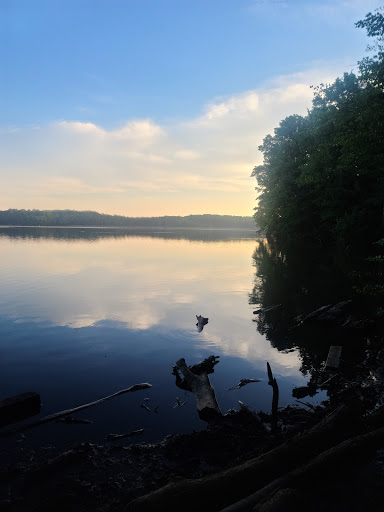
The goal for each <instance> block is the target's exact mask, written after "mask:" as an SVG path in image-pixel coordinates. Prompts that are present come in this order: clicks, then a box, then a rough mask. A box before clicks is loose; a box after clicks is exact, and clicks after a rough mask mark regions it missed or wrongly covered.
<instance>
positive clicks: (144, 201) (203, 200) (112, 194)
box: [0, 61, 345, 216]
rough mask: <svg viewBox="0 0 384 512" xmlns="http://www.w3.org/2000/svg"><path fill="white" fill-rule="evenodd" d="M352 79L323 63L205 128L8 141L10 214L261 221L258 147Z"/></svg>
mask: <svg viewBox="0 0 384 512" xmlns="http://www.w3.org/2000/svg"><path fill="white" fill-rule="evenodd" d="M344 69H345V62H342V61H339V62H335V63H333V65H332V66H330V65H329V64H325V63H321V62H318V63H315V65H314V66H313V68H312V69H309V70H307V71H305V72H301V73H296V74H291V75H287V76H279V77H276V78H275V79H273V80H270V81H268V82H266V83H265V84H263V86H261V87H259V88H257V89H253V90H248V91H242V92H240V93H239V94H234V95H232V96H228V97H219V98H216V99H213V100H212V101H211V102H209V103H208V104H207V105H206V106H205V107H203V108H202V112H201V114H200V115H197V116H196V117H195V118H192V119H186V120H183V121H179V122H172V123H167V124H159V123H156V122H155V121H154V120H153V119H131V120H127V122H125V123H124V124H123V125H121V126H119V127H116V128H114V129H110V130H107V129H105V128H103V127H102V126H97V125H96V124H93V123H85V122H79V121H69V120H61V121H57V122H54V123H51V124H49V125H45V126H44V125H40V126H39V130H35V129H33V127H29V128H23V129H21V128H20V127H18V129H12V130H8V131H5V132H3V133H2V134H0V175H1V179H2V189H1V191H0V201H1V203H2V205H3V208H41V209H44V208H46V209H50V208H73V209H83V210H84V209H93V210H97V211H102V212H105V213H121V214H125V215H132V216H143V215H176V214H179V215H187V214H190V213H225V214H239V215H252V210H253V207H254V202H255V192H254V185H255V183H254V180H253V179H252V178H250V174H251V172H252V169H253V167H254V166H255V165H257V164H259V163H261V161H262V156H261V154H260V153H259V152H258V146H259V145H260V144H261V143H262V141H263V138H264V137H265V136H266V135H267V134H268V133H271V132H273V129H274V128H275V127H276V126H277V125H278V124H279V122H280V121H281V120H282V119H284V118H285V117H286V116H288V115H291V114H302V115H304V114H305V113H306V110H307V108H308V107H310V105H311V99H312V95H313V91H312V90H311V89H310V86H311V85H316V84H318V83H321V82H330V81H332V80H334V78H335V77H336V76H338V75H340V74H341V73H342V72H343V71H344Z"/></svg>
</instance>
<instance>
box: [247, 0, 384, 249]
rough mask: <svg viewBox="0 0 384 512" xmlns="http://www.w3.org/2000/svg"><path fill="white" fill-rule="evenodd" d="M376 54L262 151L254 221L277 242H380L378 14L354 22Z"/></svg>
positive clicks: (381, 26)
mask: <svg viewBox="0 0 384 512" xmlns="http://www.w3.org/2000/svg"><path fill="white" fill-rule="evenodd" d="M356 26H357V27H358V28H364V29H366V30H367V34H368V36H370V37H374V38H375V44H374V46H372V47H371V48H370V49H371V50H372V49H374V50H376V53H375V55H373V56H371V57H366V58H365V59H363V60H362V61H361V62H359V65H358V71H359V72H358V73H357V74H354V73H344V76H343V77H342V78H338V79H336V81H335V82H334V83H332V84H326V85H324V84H322V85H320V86H319V87H316V88H315V96H314V100H313V104H312V108H311V109H310V110H309V111H308V113H307V115H306V116H299V115H292V116H289V117H287V118H286V119H284V120H283V121H282V122H281V123H280V126H279V127H278V128H276V129H275V131H274V134H273V135H268V136H267V137H266V138H265V139H264V142H263V144H262V145H261V146H260V148H259V149H260V150H261V151H262V153H263V155H264V163H263V165H259V166H257V167H255V169H254V171H253V174H252V175H253V176H255V178H256V180H257V184H258V188H257V190H258V191H259V197H258V206H257V207H256V208H255V219H256V222H257V224H258V225H259V226H260V228H261V229H263V230H265V232H266V233H267V235H271V236H273V237H275V238H276V239H284V238H290V239H294V238H307V239H312V240H316V239H317V240H321V241H322V242H327V243H334V242H337V243H341V244H342V245H343V246H344V247H347V246H348V245H349V244H351V243H353V242H358V243H361V242H363V241H368V242H370V241H375V240H377V239H378V238H380V237H382V236H383V213H384V210H383V206H384V94H383V92H384V10H383V8H380V9H378V10H376V11H375V12H374V13H368V14H367V15H366V17H365V19H364V20H362V21H359V22H358V23H356Z"/></svg>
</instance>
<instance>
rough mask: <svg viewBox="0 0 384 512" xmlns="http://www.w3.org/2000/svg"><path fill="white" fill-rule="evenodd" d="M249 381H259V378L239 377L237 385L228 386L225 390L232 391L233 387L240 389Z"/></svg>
mask: <svg viewBox="0 0 384 512" xmlns="http://www.w3.org/2000/svg"><path fill="white" fill-rule="evenodd" d="M251 382H261V380H260V379H240V381H239V383H238V384H237V386H233V388H228V389H227V391H232V390H233V389H240V388H242V387H243V386H245V385H247V384H250V383H251Z"/></svg>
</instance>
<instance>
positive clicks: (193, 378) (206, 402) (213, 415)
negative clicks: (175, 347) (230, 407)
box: [173, 356, 222, 422]
mask: <svg viewBox="0 0 384 512" xmlns="http://www.w3.org/2000/svg"><path fill="white" fill-rule="evenodd" d="M217 363H218V361H217V357H216V356H210V357H208V358H207V359H204V361H202V362H201V363H199V364H197V365H194V366H190V367H188V366H187V364H186V362H185V359H184V358H182V359H179V360H178V361H177V362H176V366H175V367H174V368H173V374H174V375H175V376H176V385H177V386H178V387H179V388H181V389H185V390H187V391H190V392H192V393H193V394H194V395H195V399H196V407H197V411H198V413H199V416H200V418H201V419H202V420H204V421H208V422H211V421H215V420H217V419H219V418H221V417H222V414H221V411H220V408H219V405H218V403H217V400H216V395H215V390H214V389H213V387H212V386H211V383H210V381H209V377H208V374H209V373H213V371H214V370H213V367H214V366H215V365H216V364H217ZM179 371H180V372H181V373H182V374H183V376H184V378H183V379H182V378H181V377H180V374H179Z"/></svg>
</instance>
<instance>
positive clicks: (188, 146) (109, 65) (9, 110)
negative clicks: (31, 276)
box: [0, 0, 380, 216]
mask: <svg viewBox="0 0 384 512" xmlns="http://www.w3.org/2000/svg"><path fill="white" fill-rule="evenodd" d="M379 6H380V2H378V1H374V0H372V1H370V0H365V1H360V0H333V1H326V0H323V1H321V0H319V1H317V0H312V1H311V0H307V1H304V0H220V1H216V0H205V1H200V0H194V1H193V2H192V1H186V0H174V1H169V0H140V1H139V0H125V1H123V0H108V1H107V0H92V1H91V0H76V1H73V0H46V1H42V0H1V1H0V20H1V21H0V34H1V36H0V37H1V45H0V52H1V53H0V58H1V61H2V63H3V64H2V75H3V76H2V79H1V81H0V88H1V91H0V93H1V94H0V102H1V104H0V111H1V116H0V149H1V155H2V156H0V178H1V181H2V182H3V186H2V190H0V209H6V208H41V209H51V208H73V209H93V210H97V211H102V212H105V213H121V214H125V215H132V216H141V215H167V214H168V215H173V214H180V215H186V214H189V213H228V214H240V215H251V214H252V208H253V207H254V201H255V191H254V182H253V180H252V179H251V178H250V173H251V171H252V168H253V166H254V165H256V164H258V163H260V162H261V155H260V154H259V153H258V150H257V146H258V145H259V144H260V143H261V142H262V139H263V137H264V136H265V135H266V134H267V133H269V132H271V130H273V128H274V127H275V126H276V125H277V124H278V123H279V121H280V120H281V119H283V118H284V117H285V116H287V115H289V114H293V113H299V114H304V113H305V111H306V108H307V107H309V106H310V102H311V97H312V92H311V91H310V89H309V85H311V84H314V85H316V84H318V83H320V82H322V81H330V80H333V79H334V78H335V77H336V76H339V75H340V74H342V73H343V72H344V71H351V70H353V69H355V70H356V69H357V66H356V62H357V61H358V60H359V59H361V58H362V57H363V56H364V55H365V47H366V45H367V43H368V40H367V38H366V37H365V33H364V31H362V30H359V29H356V28H355V27H354V23H355V22H356V21H358V20H359V19H362V18H363V17H364V16H365V14H366V13H367V12H368V11H369V10H373V9H374V8H376V7H379ZM4 70H5V72H4Z"/></svg>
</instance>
